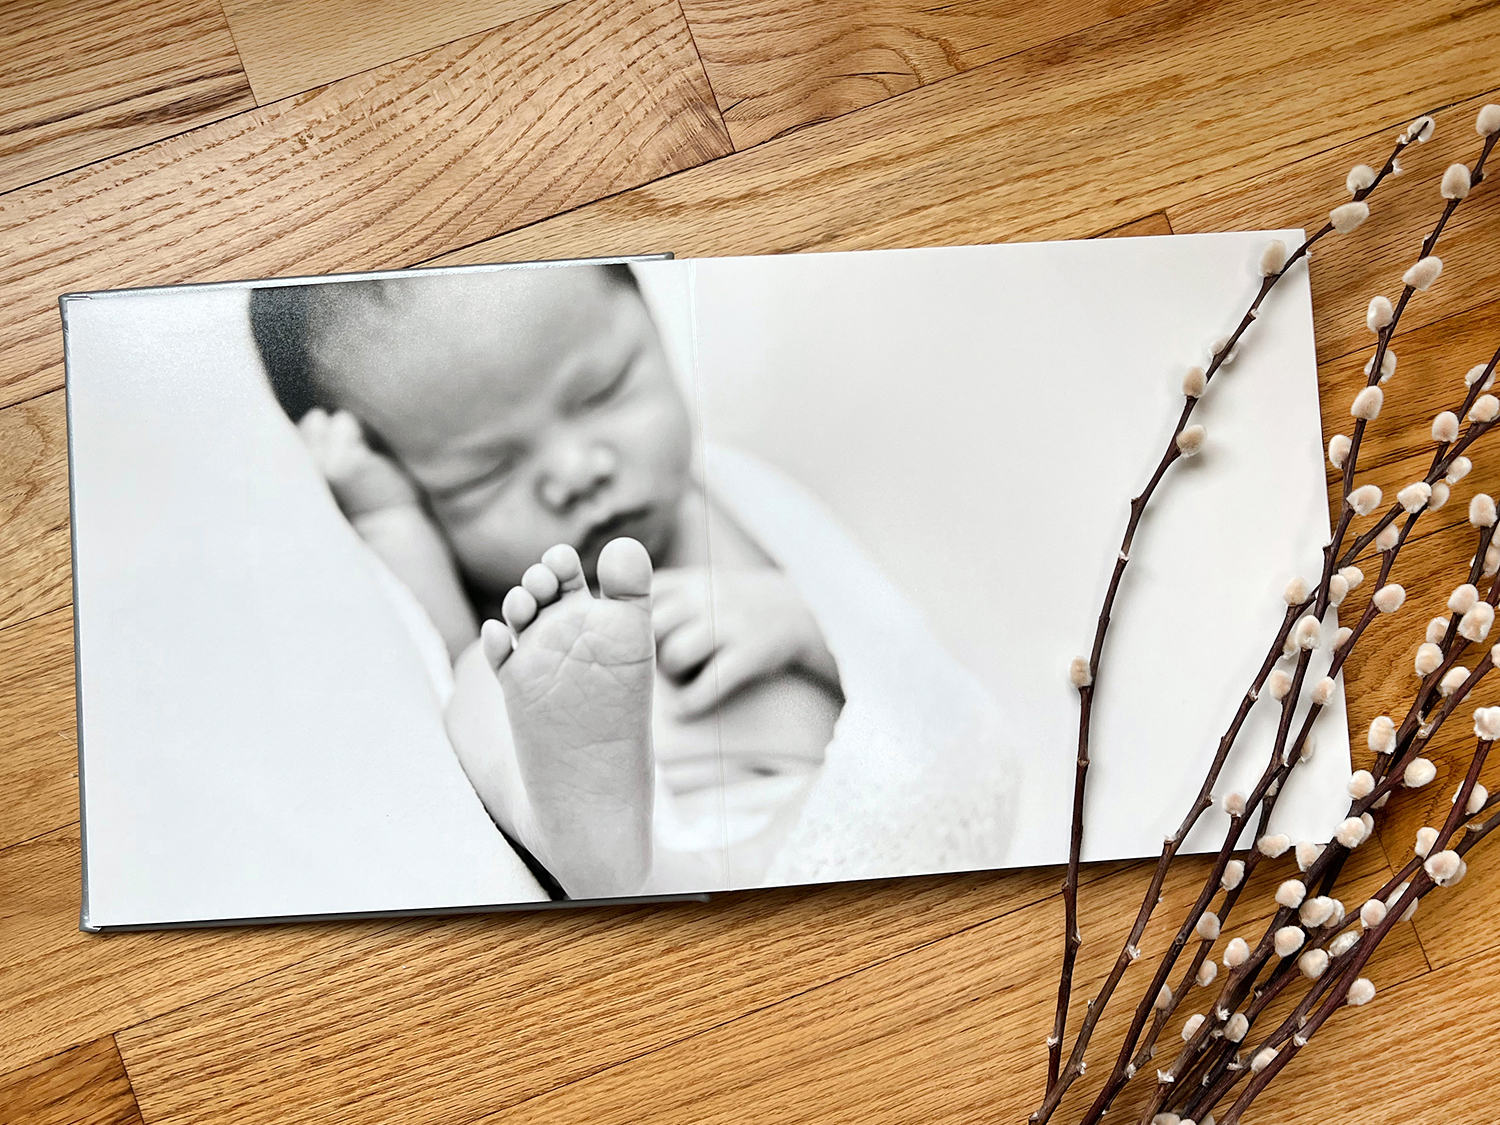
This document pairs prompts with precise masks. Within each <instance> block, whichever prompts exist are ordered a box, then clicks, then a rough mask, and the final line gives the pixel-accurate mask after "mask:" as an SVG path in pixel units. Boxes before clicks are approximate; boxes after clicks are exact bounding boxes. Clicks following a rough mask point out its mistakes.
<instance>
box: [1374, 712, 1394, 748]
mask: <svg viewBox="0 0 1500 1125" xmlns="http://www.w3.org/2000/svg"><path fill="white" fill-rule="evenodd" d="M1368 741H1369V746H1370V749H1371V750H1372V751H1373V752H1374V753H1376V754H1389V753H1390V752H1391V751H1393V750H1394V749H1396V724H1395V723H1394V722H1392V721H1391V717H1390V716H1389V715H1378V716H1376V718H1375V721H1374V722H1372V723H1371V724H1370V735H1369V739H1368Z"/></svg>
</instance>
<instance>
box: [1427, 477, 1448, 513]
mask: <svg viewBox="0 0 1500 1125" xmlns="http://www.w3.org/2000/svg"><path fill="white" fill-rule="evenodd" d="M1449 495H1450V490H1449V488H1448V485H1447V483H1446V482H1444V481H1438V482H1437V483H1436V484H1435V485H1433V486H1432V499H1431V500H1429V501H1427V510H1428V511H1429V512H1435V511H1437V510H1438V509H1439V508H1441V507H1442V506H1443V505H1444V504H1446V503H1447V502H1448V497H1449Z"/></svg>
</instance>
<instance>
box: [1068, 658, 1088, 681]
mask: <svg viewBox="0 0 1500 1125" xmlns="http://www.w3.org/2000/svg"><path fill="white" fill-rule="evenodd" d="M1068 679H1069V680H1071V681H1072V683H1073V686H1074V687H1076V688H1086V687H1088V686H1089V685H1090V684H1092V683H1093V682H1094V674H1093V673H1092V672H1090V671H1089V662H1088V658H1087V657H1084V656H1075V657H1073V661H1072V663H1071V664H1069V665H1068Z"/></svg>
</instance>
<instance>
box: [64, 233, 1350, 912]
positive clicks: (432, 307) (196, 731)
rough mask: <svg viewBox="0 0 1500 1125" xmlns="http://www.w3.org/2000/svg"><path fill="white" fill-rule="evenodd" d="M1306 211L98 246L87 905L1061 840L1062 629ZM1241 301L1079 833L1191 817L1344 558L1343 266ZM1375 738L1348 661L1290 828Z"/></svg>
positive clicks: (80, 500) (1301, 780)
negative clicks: (1265, 665)
mask: <svg viewBox="0 0 1500 1125" xmlns="http://www.w3.org/2000/svg"><path fill="white" fill-rule="evenodd" d="M1268 236H1269V237H1281V238H1283V239H1285V240H1286V241H1287V242H1288V243H1292V244H1295V243H1296V242H1299V241H1300V237H1301V236H1300V233H1298V232H1259V233H1235V234H1216V235H1192V236H1166V237H1153V238H1118V239H1098V240H1090V241H1082V242H1054V243H1034V244H1013V245H996V246H968V247H953V248H943V249H916V250H880V251H852V252H840V253H820V254H802V255H788V256H766V257H745V258H701V259H673V258H669V257H654V258H619V259H597V260H585V261H573V262H537V263H526V264H518V265H496V266H475V267H459V268H447V269H425V270H406V271H392V272H384V273H371V274H357V275H344V276H334V277H310V278H296V279H278V280H264V281H249V282H235V283H221V284H206V285H188V286H178V287H170V288H158V289H138V290H119V291H108V292H95V293H78V294H70V295H67V296H65V297H63V298H62V314H63V321H64V327H65V339H66V352H67V401H68V421H69V462H70V479H71V487H72V522H73V567H74V593H75V609H76V617H75V620H76V641H77V675H78V721H79V759H80V761H79V773H80V789H81V801H82V816H83V843H84V871H83V882H84V887H83V909H82V925H83V928H84V929H87V930H115V929H132V928H153V927H169V926H183V925H194V924H198V925H203V924H230V923H240V922H264V921H281V920H290V919H299V918H324V917H333V916H357V915H371V914H383V915H398V914H406V913H445V912H461V911H471V910H490V909H502V908H513V907H521V906H526V907H535V906H543V905H551V904H559V903H571V902H599V901H620V900H629V901H639V900H643V899H665V898H673V897H684V896H698V897H701V896H703V895H707V894H712V893H715V892H720V891H729V890H742V889H749V888H756V887H778V886H789V885H796V884H812V883H827V882H836V881H845V880H864V879H877V878H881V879H884V878H891V877H897V876H921V875H929V874H933V873H938V872H955V871H980V870H1004V869H1012V868H1018V867H1027V866H1035V865H1042V864H1057V863H1061V862H1063V861H1064V860H1065V859H1066V858H1067V853H1068V843H1069V817H1070V808H1071V801H1072V790H1073V780H1074V772H1075V755H1076V747H1077V737H1078V736H1077V722H1078V700H1077V693H1076V691H1075V690H1074V689H1073V687H1072V686H1071V685H1070V683H1069V679H1068V663H1069V660H1070V658H1071V657H1073V656H1074V655H1075V654H1076V653H1078V652H1082V651H1086V649H1087V648H1088V645H1089V643H1090V641H1091V639H1092V637H1093V632H1094V625H1095V618H1096V616H1097V612H1098V610H1097V606H1098V602H1099V597H1100V593H1101V591H1102V590H1103V589H1104V587H1105V585H1106V583H1107V582H1108V579H1109V574H1110V572H1111V570H1112V568H1113V565H1114V562H1115V556H1116V551H1117V549H1118V545H1119V540H1120V534H1121V530H1122V527H1123V519H1124V513H1125V512H1126V510H1127V506H1128V503H1129V500H1130V497H1131V496H1132V495H1134V494H1135V492H1136V491H1138V490H1139V489H1140V487H1141V486H1142V484H1143V483H1144V481H1145V477H1146V476H1147V475H1149V470H1150V467H1151V465H1153V464H1155V460H1156V457H1157V455H1158V452H1159V450H1160V449H1161V448H1162V446H1163V443H1164V442H1165V441H1166V440H1167V439H1168V438H1169V436H1170V434H1171V425H1172V421H1173V419H1174V418H1175V417H1176V416H1177V413H1178V411H1179V410H1180V407H1181V403H1182V391H1181V387H1182V380H1183V373H1184V372H1185V371H1187V369H1188V368H1189V367H1191V366H1192V365H1194V364H1201V363H1203V362H1204V361H1205V360H1206V358H1207V355H1208V352H1209V350H1210V347H1211V340H1212V339H1213V338H1214V337H1215V336H1217V335H1219V334H1220V333H1222V332H1224V331H1227V330H1228V329H1230V328H1232V327H1233V324H1234V323H1236V322H1237V321H1238V315H1237V312H1238V310H1240V309H1241V308H1242V307H1243V305H1244V303H1245V299H1246V297H1247V295H1252V294H1253V293H1254V291H1255V288H1256V286H1257V285H1258V284H1259V280H1260V279H1259V275H1258V271H1257V269H1256V262H1257V260H1258V258H1259V256H1260V251H1261V248H1262V247H1263V246H1264V244H1265V242H1266V240H1267V237H1268ZM1242 351H1243V354H1242V355H1240V356H1238V357H1237V358H1236V359H1235V360H1234V362H1233V363H1232V364H1230V365H1229V366H1228V367H1226V368H1225V370H1224V372H1223V375H1222V376H1221V378H1219V379H1216V380H1215V384H1214V387H1215V389H1214V393H1213V394H1212V395H1211V396H1209V397H1208V398H1206V399H1205V400H1204V402H1203V404H1202V405H1201V407H1200V408H1199V409H1198V411H1197V413H1196V414H1195V420H1197V421H1202V422H1204V423H1205V424H1206V427H1207V430H1208V432H1209V434H1210V435H1212V438H1211V442H1210V444H1209V445H1208V446H1207V447H1206V448H1205V449H1204V451H1203V452H1202V453H1201V454H1200V455H1199V456H1196V457H1193V458H1192V459H1191V460H1184V461H1183V462H1182V463H1180V464H1179V465H1178V466H1176V467H1175V468H1174V469H1173V478H1172V481H1171V487H1172V489H1173V491H1174V496H1173V502H1172V503H1171V504H1170V505H1167V506H1163V507H1161V509H1160V510H1155V509H1153V510H1152V511H1151V512H1149V513H1148V514H1147V516H1146V518H1145V520H1144V522H1143V523H1142V525H1141V529H1140V534H1139V535H1138V537H1137V539H1136V543H1135V547H1134V553H1133V557H1132V561H1133V565H1132V566H1131V567H1130V572H1129V575H1128V577H1127V578H1126V583H1127V585H1128V586H1129V587H1130V590H1129V597H1128V598H1122V599H1121V606H1120V609H1119V611H1118V612H1117V613H1116V615H1115V619H1114V623H1113V625H1112V631H1111V635H1110V642H1109V644H1110V659H1109V674H1108V676H1107V677H1106V678H1104V679H1102V680H1101V681H1100V683H1099V684H1098V687H1097V690H1098V693H1099V696H1100V703H1099V707H1098V711H1097V712H1096V714H1097V715H1098V718H1097V719H1096V721H1095V724H1094V729H1093V734H1092V745H1093V766H1092V773H1091V775H1090V783H1089V784H1090V789H1089V795H1088V801H1089V807H1088V825H1089V829H1088V835H1087V837H1086V839H1085V845H1084V858H1085V859H1091V860H1094V859H1109V858H1123V857H1137V856H1145V855H1153V856H1154V855H1156V854H1157V853H1158V852H1159V851H1160V848H1161V842H1162V838H1163V836H1164V835H1165V834H1167V833H1169V832H1171V831H1172V830H1173V829H1174V828H1175V826H1176V824H1177V823H1178V821H1179V819H1180V816H1181V811H1182V809H1183V808H1184V807H1186V806H1187V805H1188V804H1189V803H1190V802H1191V801H1192V799H1193V797H1194V795H1195V794H1196V792H1197V782H1196V781H1195V780H1194V779H1196V778H1198V777H1200V776H1201V775H1202V773H1203V770H1204V768H1205V766H1206V763H1207V762H1208V761H1209V760H1211V759H1212V757H1213V755H1214V751H1215V748H1216V746H1217V744H1218V741H1219V738H1220V736H1221V734H1222V733H1223V730H1224V728H1225V726H1226V725H1227V724H1228V722H1229V720H1230V719H1231V717H1232V716H1233V715H1234V712H1235V710H1236V708H1237V706H1238V705H1239V702H1240V698H1241V697H1240V695H1239V694H1238V693H1237V692H1236V691H1235V689H1233V688H1232V687H1230V686H1229V685H1233V684H1236V683H1241V682H1244V681H1247V680H1249V679H1251V678H1252V677H1253V674H1254V671H1255V668H1256V667H1258V666H1259V663H1260V660H1259V657H1257V656H1254V655H1253V654H1254V653H1255V651H1256V644H1257V643H1258V641H1259V638H1261V637H1263V636H1264V635H1265V634H1266V633H1268V632H1271V631H1274V629H1275V628H1276V626H1277V624H1278V622H1279V621H1280V620H1281V618H1282V615H1283V612H1284V610H1285V606H1284V604H1283V602H1282V600H1281V596H1280V594H1281V591H1282V589H1283V587H1284V586H1285V585H1286V582H1287V580H1288V578H1289V577H1291V576H1292V575H1294V574H1303V575H1311V574H1315V573H1317V571H1318V568H1319V565H1320V563H1321V556H1320V553H1319V551H1318V550H1317V548H1316V546H1315V545H1316V544H1319V543H1322V542H1324V541H1326V539H1327V537H1328V521H1329V512H1328V502H1327V497H1326V492H1325V483H1324V481H1325V478H1324V466H1323V455H1322V448H1321V436H1320V434H1321V427H1320V420H1319V404H1318V383H1317V369H1316V362H1315V354H1314V346H1313V324H1312V312H1311V300H1310V295H1309V288H1308V283H1307V273H1306V270H1305V269H1304V270H1301V271H1298V272H1297V273H1295V274H1292V275H1289V276H1288V277H1287V279H1286V281H1285V282H1284V283H1283V284H1281V285H1279V286H1277V287H1276V289H1275V291H1274V292H1273V293H1272V294H1271V296H1270V298H1269V299H1268V300H1267V301H1266V303H1265V305H1264V306H1263V307H1262V309H1261V315H1260V317H1259V319H1258V321H1257V322H1256V324H1255V326H1254V327H1253V328H1252V330H1251V337H1250V338H1247V340H1246V346H1245V347H1244V348H1243V349H1242ZM1327 627H1328V628H1329V629H1330V630H1332V629H1336V628H1337V623H1336V622H1334V621H1332V620H1331V618H1330V622H1329V624H1328V626H1327ZM1246 654H1250V655H1246ZM1319 658H1320V659H1322V660H1323V661H1324V663H1325V665H1326V660H1327V653H1326V651H1324V652H1322V653H1320V657H1319ZM1252 662H1253V663H1252ZM1241 665H1244V667H1240V666H1241ZM1317 674H1321V673H1317ZM1276 717H1277V716H1276V712H1275V710H1274V708H1273V707H1272V706H1271V705H1270V704H1269V703H1268V704H1267V705H1265V706H1260V707H1256V708H1254V709H1253V710H1252V712H1251V715H1250V720H1249V723H1248V725H1247V726H1246V728H1245V734H1244V736H1243V737H1241V739H1240V740H1239V742H1240V745H1241V746H1242V747H1243V749H1242V750H1236V751H1235V755H1234V756H1233V757H1232V758H1231V759H1230V762H1229V765H1228V767H1227V768H1226V771H1225V774H1224V777H1223V780H1222V782H1221V787H1222V788H1223V789H1224V790H1225V791H1227V790H1228V789H1231V788H1235V787H1240V788H1249V784H1250V782H1251V781H1253V778H1254V777H1255V776H1256V775H1257V774H1258V772H1259V765H1260V762H1261V760H1262V759H1263V758H1264V753H1263V750H1264V747H1265V746H1266V745H1268V744H1269V743H1270V741H1271V739H1272V738H1273V737H1274V732H1275V722H1276ZM1348 777H1349V746H1348V734H1347V728H1346V725H1345V719H1344V712H1343V702H1342V696H1341V694H1340V695H1336V696H1335V698H1334V700H1333V701H1332V705H1331V707H1330V709H1329V713H1328V715H1327V718H1326V719H1325V720H1324V723H1323V725H1322V727H1321V729H1320V742H1319V752H1318V754H1317V755H1316V756H1315V757H1314V758H1313V759H1311V760H1310V761H1309V762H1308V763H1307V765H1306V766H1305V767H1303V768H1299V769H1298V770H1297V772H1296V776H1295V778H1294V779H1293V782H1292V783H1291V784H1290V785H1289V789H1288V792H1287V793H1286V794H1285V795H1284V796H1283V797H1282V799H1281V800H1280V801H1279V803H1278V805H1277V808H1276V813H1275V818H1274V819H1273V826H1274V830H1276V831H1281V832H1286V833H1288V834H1289V835H1291V836H1292V837H1293V838H1297V839H1302V838H1318V839H1322V838H1327V837H1328V836H1329V835H1330V834H1331V833H1332V831H1333V829H1334V827H1335V826H1336V823H1337V821H1338V819H1339V817H1338V815H1337V810H1339V809H1341V808H1342V807H1343V805H1342V804H1341V802H1340V801H1339V800H1338V799H1337V798H1338V796H1339V795H1341V794H1342V793H1343V791H1344V785H1345V783H1346V782H1347V780H1348ZM1227 824H1228V821H1227V818H1226V817H1224V816H1223V814H1222V813H1220V812H1218V811H1217V810H1216V811H1214V812H1212V813H1210V814H1209V815H1208V816H1206V817H1205V818H1204V820H1203V823H1202V824H1200V826H1199V828H1198V830H1197V832H1196V833H1195V835H1194V836H1193V837H1192V838H1190V840H1189V842H1188V846H1189V848H1190V849H1191V848H1193V847H1194V846H1195V845H1196V846H1197V847H1199V848H1202V847H1207V846H1209V845H1210V843H1212V846H1214V847H1215V848H1217V843H1218V841H1217V839H1215V838H1216V837H1217V838H1219V839H1222V836H1223V833H1224V831H1225V827H1226V825H1227Z"/></svg>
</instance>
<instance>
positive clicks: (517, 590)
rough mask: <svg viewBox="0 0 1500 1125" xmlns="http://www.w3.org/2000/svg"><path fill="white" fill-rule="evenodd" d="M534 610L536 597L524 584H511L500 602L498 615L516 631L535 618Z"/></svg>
mask: <svg viewBox="0 0 1500 1125" xmlns="http://www.w3.org/2000/svg"><path fill="white" fill-rule="evenodd" d="M536 611H537V604H536V599H535V598H534V597H532V596H531V592H530V591H529V590H527V589H526V588H525V587H524V586H512V587H511V588H510V592H509V593H507V594H506V595H505V600H504V601H503V602H501V603H500V616H501V617H503V618H505V623H506V624H507V625H509V626H510V627H511V628H512V629H514V630H515V631H516V632H517V633H519V632H520V631H521V630H522V629H525V628H526V626H528V625H530V624H531V623H532V622H533V621H535V620H536Z"/></svg>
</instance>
